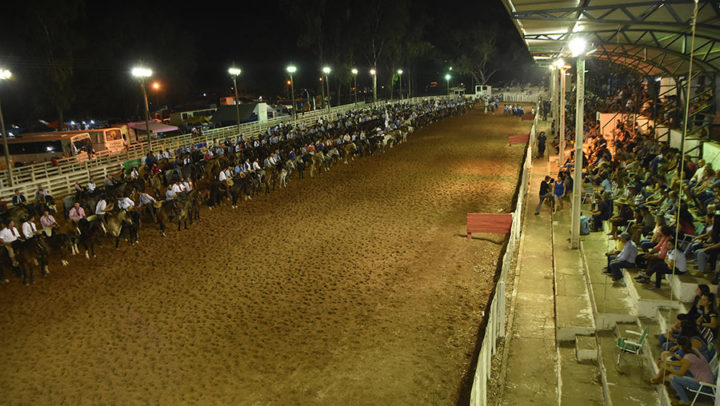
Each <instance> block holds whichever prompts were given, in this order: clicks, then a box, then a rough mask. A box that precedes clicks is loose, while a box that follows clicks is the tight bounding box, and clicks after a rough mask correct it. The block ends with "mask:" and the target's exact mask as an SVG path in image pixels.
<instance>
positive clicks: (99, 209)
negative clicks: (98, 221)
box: [95, 199, 107, 214]
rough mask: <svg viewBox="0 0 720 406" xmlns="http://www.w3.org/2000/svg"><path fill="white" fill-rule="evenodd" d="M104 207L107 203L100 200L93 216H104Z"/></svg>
mask: <svg viewBox="0 0 720 406" xmlns="http://www.w3.org/2000/svg"><path fill="white" fill-rule="evenodd" d="M106 207H107V202H106V201H105V199H100V200H99V201H98V202H97V205H96V206H95V214H105V208H106Z"/></svg>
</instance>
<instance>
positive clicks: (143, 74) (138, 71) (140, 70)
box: [131, 66, 152, 147]
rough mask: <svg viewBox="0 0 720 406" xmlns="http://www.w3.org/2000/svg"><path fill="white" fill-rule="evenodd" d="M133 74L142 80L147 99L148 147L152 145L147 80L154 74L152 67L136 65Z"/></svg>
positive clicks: (141, 84)
mask: <svg viewBox="0 0 720 406" xmlns="http://www.w3.org/2000/svg"><path fill="white" fill-rule="evenodd" d="M131 73H132V75H133V76H134V77H135V78H136V79H137V80H138V81H139V82H140V88H141V89H142V93H143V98H144V99H145V132H146V133H147V142H148V147H150V106H149V105H148V96H147V89H146V88H145V81H146V80H147V78H149V77H150V76H152V69H148V68H144V67H141V66H136V67H134V68H132V71H131Z"/></svg>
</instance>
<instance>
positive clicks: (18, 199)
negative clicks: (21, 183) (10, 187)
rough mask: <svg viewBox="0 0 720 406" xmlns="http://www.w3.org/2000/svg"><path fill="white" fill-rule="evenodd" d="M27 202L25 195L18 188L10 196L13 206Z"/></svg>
mask: <svg viewBox="0 0 720 406" xmlns="http://www.w3.org/2000/svg"><path fill="white" fill-rule="evenodd" d="M25 203H27V199H26V198H25V195H23V194H22V193H21V192H20V189H15V194H14V195H13V197H12V204H13V206H24V205H25Z"/></svg>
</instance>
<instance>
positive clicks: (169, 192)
mask: <svg viewBox="0 0 720 406" xmlns="http://www.w3.org/2000/svg"><path fill="white" fill-rule="evenodd" d="M174 198H175V191H174V190H172V189H168V190H166V191H165V200H172V199H174Z"/></svg>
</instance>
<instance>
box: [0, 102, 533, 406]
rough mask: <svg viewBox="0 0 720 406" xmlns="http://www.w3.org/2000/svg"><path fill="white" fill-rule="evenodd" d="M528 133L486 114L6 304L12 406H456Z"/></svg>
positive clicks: (3, 372) (107, 247) (523, 126)
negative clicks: (473, 228)
mask: <svg viewBox="0 0 720 406" xmlns="http://www.w3.org/2000/svg"><path fill="white" fill-rule="evenodd" d="M529 128H530V122H528V121H525V122H521V121H520V119H518V118H508V117H503V116H494V117H493V116H486V115H483V114H482V112H481V111H480V110H474V111H472V112H470V113H468V114H466V115H464V116H461V117H456V118H451V119H447V120H445V121H443V122H440V123H438V124H435V125H433V126H430V127H427V128H425V129H423V130H421V131H419V132H416V133H415V134H414V135H412V136H411V137H410V138H409V141H408V143H406V144H403V145H400V146H398V147H396V148H394V149H392V150H390V151H389V152H388V153H386V154H384V155H382V154H379V155H376V156H374V157H371V158H363V159H360V160H355V161H354V162H351V163H350V165H342V163H340V164H339V165H336V166H335V167H333V168H332V170H331V172H329V173H324V174H322V175H321V176H320V177H319V178H318V177H315V178H314V179H312V180H311V179H309V178H307V177H306V179H304V180H302V181H298V179H297V178H295V177H294V178H293V180H292V182H291V184H290V185H289V187H288V189H286V190H280V191H277V192H275V193H272V194H270V195H268V196H263V197H261V198H258V199H256V200H253V201H251V202H246V203H243V204H241V206H240V207H239V208H238V209H237V210H234V211H233V210H232V209H231V208H230V207H229V205H227V204H226V205H224V207H223V208H221V209H220V210H214V211H208V210H207V209H203V212H202V219H201V220H200V222H199V223H196V224H194V225H193V226H191V228H190V230H189V231H182V232H179V233H178V232H176V231H175V230H171V231H170V232H168V237H167V238H165V239H163V238H162V237H160V236H159V231H158V230H156V228H157V226H156V225H154V224H145V225H144V229H143V230H141V234H140V243H141V246H139V247H130V246H128V245H127V243H121V247H120V250H118V251H115V250H114V249H112V248H111V244H110V241H109V240H108V242H106V243H103V247H102V248H100V250H99V252H98V257H97V258H95V259H91V260H86V259H85V258H84V257H82V258H81V257H74V258H72V260H71V265H70V266H69V267H67V268H62V267H60V266H59V264H58V263H53V265H52V266H51V274H50V275H49V276H48V277H47V278H42V277H40V276H38V275H36V283H35V285H33V286H31V287H24V286H22V284H21V283H20V281H19V280H18V279H15V278H14V277H13V278H11V283H10V284H9V285H6V286H0V306H1V307H2V309H3V311H2V313H1V314H0V332H1V333H0V347H1V350H0V351H1V353H0V354H1V355H0V393H2V400H0V403H3V404H28V405H29V404H32V405H61V404H67V405H78V404H95V405H97V404H117V405H128V404H148V403H149V404H164V405H169V404H203V405H206V404H213V405H214V404H226V405H231V404H232V405H451V404H453V403H454V402H455V400H456V398H457V393H458V389H459V387H460V382H461V378H462V376H463V374H464V373H465V371H466V369H467V368H468V366H469V361H470V357H471V353H472V351H473V346H474V343H475V339H476V338H475V334H476V332H477V329H478V325H479V323H480V322H481V317H480V314H481V310H482V309H483V306H484V304H485V303H486V302H487V300H488V296H489V292H490V289H491V286H492V279H493V274H494V270H495V265H496V261H497V259H498V254H499V252H500V248H501V241H502V239H503V237H501V236H497V235H496V236H490V237H489V238H486V239H475V240H473V241H471V242H469V241H467V240H466V238H465V235H464V233H465V214H466V213H467V212H491V213H496V212H499V211H509V209H510V205H511V199H512V196H513V192H514V188H515V186H516V182H517V176H518V172H519V167H520V159H521V157H522V152H523V146H520V145H516V146H513V147H508V145H507V136H508V135H511V134H518V133H522V132H528V131H529Z"/></svg>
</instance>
